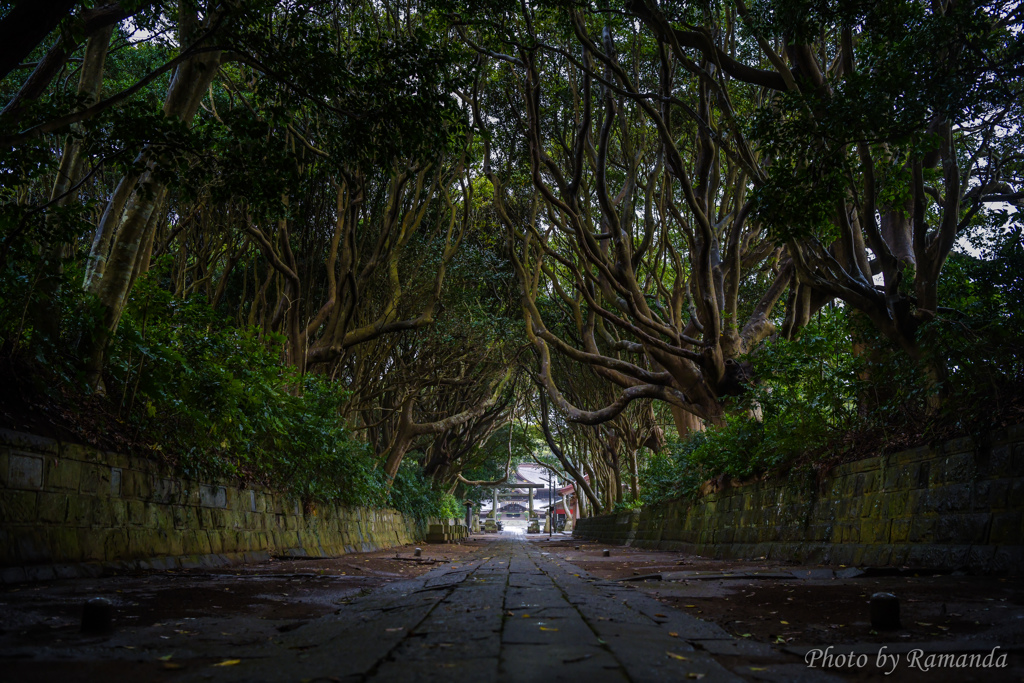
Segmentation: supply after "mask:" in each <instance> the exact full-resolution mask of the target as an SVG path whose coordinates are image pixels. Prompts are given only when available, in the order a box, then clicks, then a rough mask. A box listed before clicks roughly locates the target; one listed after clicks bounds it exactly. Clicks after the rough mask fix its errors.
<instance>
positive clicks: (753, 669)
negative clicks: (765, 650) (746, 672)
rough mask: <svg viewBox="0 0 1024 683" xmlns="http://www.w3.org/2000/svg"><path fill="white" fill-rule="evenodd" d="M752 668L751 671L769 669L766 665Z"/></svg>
mask: <svg viewBox="0 0 1024 683" xmlns="http://www.w3.org/2000/svg"><path fill="white" fill-rule="evenodd" d="M750 670H751V671H767V670H768V667H766V666H752V667H750Z"/></svg>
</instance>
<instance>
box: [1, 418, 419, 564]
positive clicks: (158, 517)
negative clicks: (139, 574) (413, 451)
mask: <svg viewBox="0 0 1024 683" xmlns="http://www.w3.org/2000/svg"><path fill="white" fill-rule="evenodd" d="M419 535H420V534H419V533H418V531H417V528H416V526H415V524H414V523H412V521H411V520H407V519H405V518H404V517H403V516H402V514H401V513H399V512H396V511H394V510H374V509H369V508H345V507H339V506H315V507H313V508H311V509H307V510H303V509H302V506H301V505H300V504H299V502H298V501H297V500H295V499H293V498H289V497H287V496H285V495H282V494H280V493H275V492H273V491H269V490H266V489H263V488H259V487H251V488H240V487H238V486H235V485H232V484H231V483H230V482H225V481H222V482H217V481H210V482H198V481H189V480H186V479H182V478H180V477H179V476H178V475H176V474H175V473H174V472H173V471H171V470H170V469H169V468H168V467H167V466H166V465H163V464H162V463H159V462H157V461H155V460H150V459H146V458H139V457H131V456H127V455H123V454H119V453H107V452H103V451H100V450H97V449H95V448H91V447H86V446H80V445H76V444H69V443H62V442H58V441H54V440H53V439H46V438H41V437H37V436H31V435H27V434H21V433H18V432H12V431H9V430H2V429H0V578H2V580H3V581H5V582H11V581H21V580H26V579H46V578H53V577H57V576H74V575H81V574H93V573H98V572H100V571H103V570H104V569H111V568H112V569H135V568H171V567H194V566H214V565H226V564H231V563H234V562H242V561H259V560H264V559H268V558H269V557H271V556H288V557H333V556H338V555H344V554H346V553H350V552H355V551H367V550H376V549H380V548H388V547H392V546H397V545H402V544H405V543H411V542H414V541H415V540H416V539H417V537H418V536H419Z"/></svg>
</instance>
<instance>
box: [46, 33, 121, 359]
mask: <svg viewBox="0 0 1024 683" xmlns="http://www.w3.org/2000/svg"><path fill="white" fill-rule="evenodd" d="M113 30H114V28H113V26H107V27H106V28H103V29H101V30H99V31H97V32H96V33H95V34H94V35H93V36H92V37H91V38H90V39H89V42H88V44H87V45H86V48H85V57H84V58H83V60H82V71H81V74H80V75H79V78H78V95H79V96H80V97H81V98H82V104H81V106H82V107H88V106H89V105H90V104H92V103H94V102H96V101H97V100H99V98H100V92H101V91H102V88H103V70H104V65H105V64H106V60H107V51H108V49H109V47H110V36H111V34H112V33H113ZM81 132H82V131H81V126H73V127H72V132H71V134H69V135H68V136H67V138H66V140H65V143H64V151H63V153H62V154H61V160H60V165H59V166H58V168H57V177H56V179H55V180H54V183H53V189H52V190H51V191H50V202H51V203H52V204H53V205H54V206H55V207H62V206H66V205H67V204H68V203H70V201H71V200H72V199H74V198H75V197H77V196H78V195H77V192H74V191H72V188H73V187H74V186H75V183H77V182H78V180H79V178H80V177H81V175H82V165H83V160H82V139H81V137H80V135H81ZM47 223H49V224H50V227H51V229H52V230H53V229H57V228H56V226H54V225H53V222H52V220H51V219H50V216H47ZM52 230H51V231H48V232H50V233H51V234H52ZM43 248H44V249H46V250H47V252H48V256H47V258H46V260H45V261H44V262H43V264H42V268H43V272H44V274H43V276H42V277H41V278H40V279H39V285H38V289H37V301H36V305H35V306H34V307H33V316H32V317H33V329H32V337H33V339H32V344H33V346H35V345H36V344H38V343H39V342H40V341H41V340H42V339H43V338H45V339H49V340H50V341H56V340H57V338H58V337H59V336H60V317H61V316H60V309H59V305H58V299H59V297H60V285H61V280H62V279H63V276H64V265H63V262H64V259H65V258H66V257H67V252H68V251H69V249H70V247H69V246H68V244H67V243H66V242H65V241H64V240H63V239H57V240H56V241H55V242H54V243H53V244H50V245H44V246H43Z"/></svg>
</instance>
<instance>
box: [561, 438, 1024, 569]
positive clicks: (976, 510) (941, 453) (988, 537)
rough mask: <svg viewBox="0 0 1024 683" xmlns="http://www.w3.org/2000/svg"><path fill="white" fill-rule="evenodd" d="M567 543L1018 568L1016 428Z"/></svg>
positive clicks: (589, 523)
mask: <svg viewBox="0 0 1024 683" xmlns="http://www.w3.org/2000/svg"><path fill="white" fill-rule="evenodd" d="M573 535H574V536H575V537H577V538H583V539H595V540H600V541H603V542H606V543H619V544H631V545H635V546H638V547H643V548H657V549H665V550H679V551H684V552H689V553H694V554H697V555H702V556H707V557H716V558H726V559H757V558H762V557H764V558H768V559H772V560H783V561H795V562H800V563H814V564H819V563H820V564H845V565H855V566H864V565H868V566H910V567H928V568H935V569H946V570H949V569H952V570H956V569H969V570H973V571H982V572H999V571H1012V572H1020V571H1024V426H1017V427H1013V428H1011V429H1009V430H1007V432H1005V433H1003V434H999V435H996V438H995V439H994V440H993V442H992V444H991V446H990V447H987V448H981V449H978V448H975V446H974V444H973V442H972V441H971V440H970V439H957V440H954V441H950V442H948V443H946V444H943V445H942V446H941V447H939V448H931V447H922V448H916V449H913V450H908V451H903V452H900V453H894V454H891V455H885V456H879V457H872V458H866V459H863V460H857V461H855V462H850V463H846V464H843V465H840V466H838V467H836V468H834V469H833V470H831V472H829V473H828V475H827V476H826V477H824V479H822V480H820V481H819V479H818V476H817V475H816V474H815V473H812V472H791V473H789V474H787V475H786V477H785V478H779V479H770V480H764V481H758V482H755V483H750V484H745V485H742V486H738V487H734V488H729V489H725V490H723V491H720V492H717V493H713V494H709V495H706V496H704V497H702V498H700V499H698V500H697V501H695V502H692V503H691V502H686V501H676V502H672V503H668V504H666V505H663V506H659V507H658V508H657V509H644V510H642V511H638V512H634V513H624V514H618V515H603V516H599V517H591V518H587V519H581V520H579V522H578V523H577V526H576V530H575V532H574V534H573Z"/></svg>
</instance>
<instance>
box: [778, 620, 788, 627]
mask: <svg viewBox="0 0 1024 683" xmlns="http://www.w3.org/2000/svg"><path fill="white" fill-rule="evenodd" d="M779 623H780V624H785V625H786V626H789V622H788V621H780V622H779Z"/></svg>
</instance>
